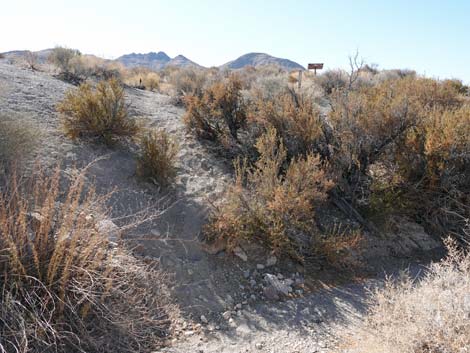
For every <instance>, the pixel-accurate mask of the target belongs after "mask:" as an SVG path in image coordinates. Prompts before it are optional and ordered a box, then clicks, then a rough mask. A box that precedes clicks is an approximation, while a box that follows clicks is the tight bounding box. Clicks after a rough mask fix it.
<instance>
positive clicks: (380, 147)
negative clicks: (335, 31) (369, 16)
mask: <svg viewBox="0 0 470 353" xmlns="http://www.w3.org/2000/svg"><path fill="white" fill-rule="evenodd" d="M255 73H256V70H255V69H252V68H248V69H245V70H244V71H243V70H242V71H241V72H239V73H238V74H237V76H236V78H235V76H233V75H232V76H230V77H228V78H226V79H222V80H220V82H218V83H215V84H213V85H209V86H207V87H203V90H202V91H201V92H200V93H194V94H192V95H188V96H187V97H186V98H185V102H186V107H187V113H186V116H185V122H186V125H187V127H188V129H189V130H190V131H192V132H194V133H195V135H196V136H197V137H198V138H200V139H202V140H208V141H211V142H212V143H214V142H215V143H216V146H218V147H217V148H220V149H222V150H223V151H224V153H225V155H226V156H229V157H230V158H240V160H242V161H243V162H240V161H237V162H236V163H235V181H234V186H233V189H231V190H230V191H229V195H230V196H228V197H227V201H226V203H225V205H224V206H222V208H221V210H222V211H218V212H217V214H218V216H216V217H215V219H216V221H215V225H213V226H210V227H209V228H210V234H211V237H213V236H214V234H215V233H217V231H214V229H218V228H219V229H220V234H221V236H222V237H226V236H227V233H229V234H230V236H231V237H233V236H234V234H235V233H237V232H238V233H240V235H242V234H245V235H246V234H252V235H253V236H254V234H255V233H256V234H257V235H259V234H263V232H261V231H259V230H257V231H252V230H250V229H252V228H253V226H254V225H253V224H254V223H256V222H253V219H254V218H255V217H245V216H246V213H245V212H244V211H243V209H245V210H250V212H251V211H253V212H255V211H254V210H256V209H260V207H254V206H248V205H249V202H248V201H247V198H246V197H242V198H241V199H242V200H241V201H240V200H239V201H238V202H234V195H236V194H237V193H238V195H239V196H238V198H239V199H240V195H241V194H243V193H244V192H247V193H248V194H250V195H251V196H252V198H253V197H255V196H254V195H256V192H253V190H252V188H253V186H254V185H255V184H256V182H255V181H254V175H262V174H263V173H264V172H266V170H265V171H262V170H263V168H265V167H260V164H259V163H261V164H263V163H265V162H263V161H265V160H266V155H265V154H263V153H262V152H261V151H260V150H259V143H260V141H261V140H263V141H264V143H265V144H266V143H271V144H272V146H270V147H269V148H270V149H271V150H272V151H276V150H277V149H278V148H279V146H282V148H281V150H280V155H279V156H283V157H282V158H280V157H279V156H277V157H276V158H280V161H279V160H278V161H277V162H276V163H274V162H272V163H274V165H276V167H274V169H272V170H271V172H270V173H271V174H270V175H273V176H276V177H277V178H281V179H279V180H282V178H287V176H288V175H291V173H293V172H292V171H293V170H299V169H298V168H299V166H300V165H301V164H302V163H303V165H304V166H305V163H307V164H308V162H305V161H313V160H314V161H316V162H315V164H316V170H317V172H316V173H314V175H312V176H311V180H310V181H309V182H312V183H314V184H312V185H317V186H318V185H327V184H328V185H330V183H331V185H334V186H332V187H329V188H326V189H324V191H323V193H324V194H323V198H326V199H328V200H330V201H333V202H334V203H335V204H336V205H339V204H342V205H343V206H342V207H341V208H342V210H343V211H344V212H345V213H346V214H347V215H348V216H351V215H353V216H354V218H356V219H357V220H358V221H359V222H360V223H361V224H362V225H363V226H364V227H366V228H368V229H369V230H376V229H377V228H376V227H375V226H374V225H372V224H371V223H370V222H369V221H370V220H372V221H373V222H375V221H377V220H378V219H379V218H382V219H384V218H387V217H386V216H385V214H388V215H390V214H400V215H403V216H407V217H410V218H412V219H414V220H415V221H417V222H419V223H421V224H423V225H425V226H426V228H427V229H428V230H429V231H430V232H432V233H434V234H439V235H441V236H446V235H448V234H449V233H451V234H453V235H456V236H459V235H462V234H463V227H464V226H465V220H466V219H468V218H469V217H470V213H469V210H470V209H469V207H468V203H469V196H470V187H469V185H468V178H467V177H465V176H466V175H468V173H469V168H470V159H469V158H470V157H469V156H470V150H469V144H468V141H469V140H468V136H469V131H468V128H467V127H468V126H469V125H468V119H469V117H470V114H469V112H468V109H469V108H468V104H469V103H468V99H467V98H466V96H465V92H466V89H465V88H463V86H462V84H461V83H459V82H455V81H453V80H444V81H438V80H434V79H428V78H422V77H419V76H417V75H416V74H414V73H413V72H410V71H406V70H401V71H400V70H391V71H379V70H378V69H376V68H375V67H369V66H367V65H364V64H363V63H362V62H360V61H358V59H357V57H355V58H352V59H351V70H350V71H349V72H346V71H337V72H336V71H335V72H326V73H325V74H323V75H320V76H317V77H315V76H308V75H306V77H305V81H307V83H305V84H304V86H306V88H303V89H302V88H301V89H299V88H297V87H296V83H295V82H293V81H292V80H289V79H288V77H287V75H286V74H285V73H284V74H279V73H277V72H272V73H271V76H270V77H268V78H266V77H264V78H263V79H260V78H256V74H255ZM283 75H284V76H283ZM291 81H292V82H291ZM315 87H317V88H318V89H320V91H321V90H323V92H324V93H323V95H321V94H320V95H319V93H318V89H317V88H315ZM321 99H323V101H324V102H325V99H326V102H327V104H328V107H327V108H324V107H323V108H322V107H321V105H320V101H321ZM273 131H274V132H273ZM266 134H270V135H272V136H274V135H275V136H278V139H274V138H272V139H270V140H269V141H268V140H266V139H265V137H262V136H266ZM260 139H261V140H260ZM280 141H281V142H280ZM269 148H268V147H264V150H269ZM302 161H303V162H302ZM299 163H300V164H299ZM242 166H243V167H242ZM272 168H273V167H272ZM296 168H297V169H296ZM307 169H308V168H307ZM241 170H244V171H243V172H241ZM247 170H248V171H250V172H249V174H250V173H251V174H250V175H251V176H250V177H249V178H248V180H250V179H251V182H243V181H242V180H244V178H243V177H242V175H243V174H245V173H246V171H247ZM302 172H304V173H307V175H309V174H308V172H307V171H306V170H304V171H302ZM289 177H290V176H289ZM260 179H268V180H272V179H270V178H264V177H260ZM279 180H277V181H276V182H274V183H272V184H270V185H267V184H266V183H265V180H264V181H263V183H262V184H263V187H266V188H271V191H270V192H271V194H272V195H276V193H277V192H279V190H280V189H282V187H281V186H280V185H279V184H283V182H282V181H281V182H280V181H279ZM259 182H260V181H258V183H259ZM312 187H313V186H309V187H308V189H309V191H312ZM255 188H256V187H255ZM294 189H295V190H297V191H298V192H299V193H302V191H301V188H300V189H299V188H295V187H294ZM234 190H236V192H235V191H234ZM243 190H246V191H243ZM266 194H267V193H266V190H264V191H263V195H266ZM297 196H298V195H297ZM276 197H279V195H277V196H276ZM236 198H237V197H235V199H236ZM255 198H256V197H255ZM287 203H289V202H287ZM267 204H269V205H271V207H274V206H272V203H270V202H267ZM241 205H245V206H244V207H241ZM224 207H226V208H224ZM267 209H269V207H267ZM283 212H284V211H283ZM288 213H289V212H287V211H286V213H285V214H288ZM230 214H232V215H231V216H230ZM307 214H308V215H309V217H310V218H309V217H306V218H309V221H312V220H313V219H314V212H312V209H309V210H308V211H306V212H305V215H307ZM242 215H245V216H242ZM372 215H373V216H372ZM374 217H375V218H374ZM223 218H225V221H222V223H224V222H226V224H230V222H232V221H233V220H236V221H237V222H239V223H237V224H236V225H232V226H231V227H229V228H230V230H228V231H227V230H225V229H224V226H223V225H221V224H220V222H219V221H218V220H217V219H219V220H222V219H223ZM228 218H230V219H232V221H228ZM368 218H370V219H368ZM258 219H263V220H266V219H269V217H267V216H266V215H263V217H261V216H259V217H258ZM245 222H246V223H245ZM275 223H276V225H277V226H279V225H280V224H282V222H275ZM379 223H380V222H379ZM259 226H261V224H259ZM263 227H264V229H266V226H265V225H264V226H263ZM236 229H238V231H236ZM314 233H315V231H313V228H312V229H310V234H311V235H313V234H314ZM297 236H298V237H299V239H302V238H303V235H301V232H298V234H297ZM294 237H295V236H294ZM268 238H269V236H268ZM268 243H270V242H268ZM270 244H271V246H273V243H272V242H271V243H270ZM274 247H275V248H278V247H279V246H278V245H276V246H274Z"/></svg>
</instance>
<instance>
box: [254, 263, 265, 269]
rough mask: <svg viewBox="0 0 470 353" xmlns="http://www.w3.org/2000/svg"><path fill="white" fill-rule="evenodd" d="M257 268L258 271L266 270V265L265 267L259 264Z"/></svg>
mask: <svg viewBox="0 0 470 353" xmlns="http://www.w3.org/2000/svg"><path fill="white" fill-rule="evenodd" d="M256 268H257V269H258V270H264V265H263V264H257V265H256Z"/></svg>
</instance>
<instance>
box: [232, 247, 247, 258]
mask: <svg viewBox="0 0 470 353" xmlns="http://www.w3.org/2000/svg"><path fill="white" fill-rule="evenodd" d="M233 253H234V254H235V256H238V257H239V258H240V259H242V260H243V261H245V262H246V261H248V255H247V254H246V253H245V251H243V249H242V248H241V247H239V246H237V247H236V248H235V249H233Z"/></svg>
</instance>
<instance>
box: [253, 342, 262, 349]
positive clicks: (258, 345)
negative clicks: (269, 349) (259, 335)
mask: <svg viewBox="0 0 470 353" xmlns="http://www.w3.org/2000/svg"><path fill="white" fill-rule="evenodd" d="M255 347H256V349H263V347H264V344H262V343H256V344H255Z"/></svg>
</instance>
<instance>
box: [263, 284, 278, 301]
mask: <svg viewBox="0 0 470 353" xmlns="http://www.w3.org/2000/svg"><path fill="white" fill-rule="evenodd" d="M263 294H264V296H265V297H266V299H268V300H273V301H276V300H279V294H278V293H277V291H276V289H274V287H271V286H269V287H265V288H264V289H263Z"/></svg>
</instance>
